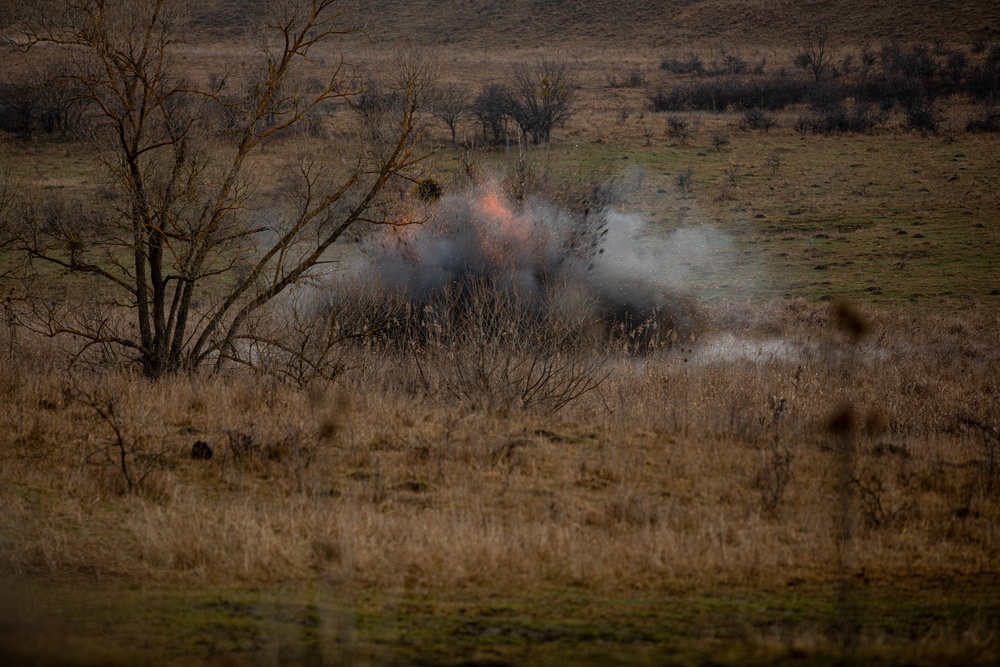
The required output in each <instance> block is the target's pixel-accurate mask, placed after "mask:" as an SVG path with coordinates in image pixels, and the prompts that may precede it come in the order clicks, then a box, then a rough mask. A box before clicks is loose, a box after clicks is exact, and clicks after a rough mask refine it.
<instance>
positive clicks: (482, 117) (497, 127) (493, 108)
mask: <svg viewBox="0 0 1000 667" xmlns="http://www.w3.org/2000/svg"><path fill="white" fill-rule="evenodd" d="M472 115H473V116H475V117H476V119H477V120H478V121H479V123H480V124H481V125H482V126H483V141H485V142H486V143H488V144H494V145H496V144H502V143H504V142H505V141H507V120H508V118H510V91H509V90H507V87H506V86H504V85H503V84H500V83H491V84H487V85H486V86H485V87H484V88H483V89H482V91H480V93H479V95H477V96H476V99H475V101H473V103H472Z"/></svg>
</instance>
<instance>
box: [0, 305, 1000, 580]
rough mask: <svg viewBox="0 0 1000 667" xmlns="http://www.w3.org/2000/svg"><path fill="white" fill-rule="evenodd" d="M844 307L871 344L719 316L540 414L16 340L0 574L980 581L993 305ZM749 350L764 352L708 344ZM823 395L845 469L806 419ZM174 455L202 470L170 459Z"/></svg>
mask: <svg viewBox="0 0 1000 667" xmlns="http://www.w3.org/2000/svg"><path fill="white" fill-rule="evenodd" d="M865 316H866V317H869V318H870V319H871V322H872V327H873V331H872V333H871V334H870V335H869V336H868V337H867V338H866V339H865V341H864V342H861V343H858V344H850V343H848V342H846V338H844V337H843V336H842V334H840V333H838V332H837V331H836V330H835V328H834V326H833V323H832V321H831V320H830V314H829V312H828V311H827V309H826V308H825V307H814V306H808V305H806V304H805V303H798V302H792V303H790V304H778V303H776V304H772V305H771V306H770V307H768V308H767V309H766V311H765V312H763V313H748V312H738V311H736V310H735V309H733V310H731V311H729V312H724V313H720V314H719V316H718V318H717V319H719V320H721V321H727V320H728V321H729V322H736V321H746V320H750V323H749V324H744V325H743V326H741V327H740V328H739V329H736V333H735V334H730V337H727V338H725V339H723V338H718V337H715V335H711V334H710V335H709V336H708V338H707V339H706V347H704V348H698V347H695V348H694V349H692V350H690V351H681V352H677V353H670V354H664V355H662V356H660V355H654V356H651V357H648V358H617V359H610V360H609V362H608V363H609V364H612V367H613V370H612V372H611V375H610V377H609V378H608V379H607V380H606V381H605V382H604V383H603V384H602V385H601V386H600V388H599V389H598V390H596V391H594V392H591V393H589V394H586V395H585V396H583V397H582V398H580V399H579V400H577V401H576V402H574V403H572V404H571V405H570V406H568V407H567V408H566V409H564V410H563V411H562V412H560V413H558V414H557V415H555V416H546V415H544V414H539V413H534V412H532V411H528V410H522V409H517V408H515V407H509V406H508V407H505V408H503V409H500V410H499V411H497V410H482V409H477V408H476V407H475V406H474V405H472V404H468V403H465V402H462V401H455V400H453V399H451V398H449V397H448V396H447V395H444V394H441V395H421V394H420V393H419V392H417V393H414V392H413V391H412V387H413V386H415V385H417V384H418V381H417V380H416V378H414V377H412V374H413V373H414V372H415V369H414V368H413V366H412V363H410V362H408V361H407V359H405V358H403V357H398V358H387V357H382V358H379V359H371V360H370V361H371V363H370V364H366V365H365V367H366V370H365V371H363V372H361V373H357V374H354V375H351V374H348V375H345V376H344V377H343V379H342V380H340V381H338V382H336V383H335V384H334V385H331V386H313V387H312V388H310V389H309V390H307V391H302V390H294V389H291V388H289V387H286V386H284V385H280V384H277V383H274V382H271V381H268V380H267V379H266V378H261V377H253V376H247V375H240V374H236V375H232V376H229V377H191V378H176V379H172V380H164V381H159V382H149V381H146V380H142V379H138V378H134V377H130V376H127V375H114V374H112V375H103V376H100V377H87V376H79V375H78V376H75V377H70V376H68V375H66V374H65V373H64V372H62V371H60V370H59V369H58V367H52V366H49V367H46V366H44V365H43V364H42V362H40V361H39V362H33V361H31V360H30V358H26V356H25V355H26V353H30V352H31V349H32V345H31V344H28V343H26V342H21V343H19V344H18V346H17V347H15V348H14V350H15V351H14V357H13V359H12V363H10V364H9V365H7V367H6V369H5V371H4V374H3V377H2V378H0V380H2V389H3V391H2V401H3V405H2V410H0V414H2V419H3V425H2V428H0V434H2V435H0V437H2V439H0V461H2V462H3V467H2V472H0V474H2V477H3V479H2V484H0V489H2V490H0V501H2V502H3V505H4V507H5V508H6V511H5V512H4V514H3V517H2V519H0V521H2V525H0V535H2V536H3V537H2V541H0V562H2V564H3V568H4V569H5V570H7V571H8V572H11V573H16V574H18V575H22V576H25V575H28V576H32V577H35V576H46V577H53V576H54V577H62V576H66V575H84V576H88V577H90V576H97V577H101V578H107V577H110V578H112V579H121V580H123V581H134V580H140V579H141V580H144V581H160V582H212V583H233V582H241V581H243V582H278V581H295V580H309V579H312V578H315V577H319V578H321V579H323V580H329V581H334V582H343V583H350V584H353V585H357V586H360V587H361V588H363V589H366V588H373V589H407V590H409V589H417V590H440V591H444V590H455V589H464V588H466V587H474V588H487V589H491V590H514V589H521V588H533V587H549V586H556V587H563V586H583V587H585V588H587V589H590V590H613V589H617V588H621V587H626V588H634V589H654V590H658V589H662V588H664V587H687V586H712V585H718V584H724V583H731V584H737V583H738V584H748V585H754V586H757V585H764V586H772V585H780V584H783V583H786V582H788V581H795V580H807V581H815V582H823V581H830V580H833V579H835V578H836V577H838V576H840V575H841V574H842V573H841V571H840V565H839V563H840V562H841V560H840V559H841V558H843V557H846V559H847V561H846V562H847V567H848V568H849V569H850V570H851V571H863V572H865V573H866V576H868V577H872V578H875V579H877V580H881V579H892V578H898V577H904V578H905V577H912V576H953V575H957V574H963V575H965V574H972V573H975V572H979V571H981V570H982V569H983V568H984V567H985V568H989V567H990V565H989V564H990V563H994V562H995V559H996V557H997V550H998V546H1000V542H998V535H997V532H996V528H995V526H996V525H1000V524H998V520H1000V511H998V510H1000V504H998V498H1000V479H998V478H997V469H996V459H995V457H996V456H997V451H996V450H997V447H998V444H1000V443H998V442H997V441H996V436H995V432H994V431H991V430H990V429H995V428H996V427H997V421H996V420H997V418H998V417H997V415H998V414H1000V413H998V410H1000V392H998V387H997V385H996V379H995V376H994V374H993V373H991V372H990V371H989V369H990V368H991V367H994V364H995V363H996V361H997V360H996V349H997V340H996V332H997V331H998V328H997V320H996V315H995V314H994V313H992V312H988V311H985V310H979V309H971V310H968V311H965V312H962V313H960V314H959V315H945V316H933V315H923V316H920V317H913V316H910V315H908V314H906V313H902V312H894V311H871V312H866V313H865ZM727 329H728V330H729V331H733V328H732V327H727ZM764 340H766V341H769V342H770V344H774V345H778V344H779V343H780V345H782V346H785V347H784V348H783V351H781V354H779V355H778V356H776V357H774V358H766V357H760V358H754V355H753V354H750V355H749V356H748V355H747V354H745V353H744V354H742V355H741V356H740V358H727V357H726V356H725V354H726V352H725V349H729V350H730V352H731V351H732V350H733V349H734V346H736V345H737V344H738V343H741V342H742V343H745V344H754V341H757V342H759V341H764ZM720 341H721V342H720ZM724 345H728V346H729V347H728V348H725V347H724ZM22 346H23V347H22ZM713 346H715V347H714V348H713ZM711 349H715V350H716V351H715V352H714V353H711V352H708V351H706V350H711ZM712 355H714V356H712ZM781 355H787V356H781ZM46 356H47V355H46ZM107 397H113V399H114V401H115V406H116V412H115V414H116V419H117V420H118V424H119V426H120V427H121V431H122V432H123V434H124V440H125V442H126V448H127V452H126V454H127V463H128V465H129V466H130V467H131V469H132V470H133V471H135V472H143V473H146V476H145V478H144V479H143V480H142V482H141V483H139V484H137V485H136V486H135V488H133V489H132V491H131V492H128V491H127V485H126V484H125V483H124V476H123V474H122V471H121V466H120V457H119V454H120V451H119V448H118V444H117V441H116V439H115V438H114V436H113V433H112V431H111V429H110V428H109V422H108V421H107V420H103V419H101V418H99V417H98V415H97V413H96V410H95V409H94V405H95V404H99V403H100V401H101V400H103V399H104V398H107ZM781 399H784V408H783V410H781V411H780V414H778V411H777V407H778V405H779V403H780V402H781ZM845 404H846V405H850V406H851V410H852V413H853V415H854V419H853V425H850V426H849V428H850V429H851V431H850V434H849V437H850V438H851V439H852V442H853V443H854V447H855V450H856V452H857V458H856V461H854V462H853V464H852V468H851V479H848V480H844V479H842V478H841V477H840V476H839V475H838V474H837V466H836V465H835V463H836V461H837V458H836V457H837V448H838V447H839V444H838V442H839V441H838V439H837V437H836V436H834V435H830V434H829V433H828V430H827V429H828V426H827V424H828V423H829V421H830V419H831V416H832V415H833V414H834V412H835V411H836V409H837V408H838V406H840V405H845ZM196 440H205V441H207V442H209V443H210V444H211V445H212V447H213V448H214V454H215V455H214V457H213V458H212V460H210V461H197V460H192V459H191V458H190V450H191V446H192V444H193V443H194V442H195V441H196ZM782 452H788V454H789V456H790V465H789V466H788V472H787V476H788V479H787V480H786V482H787V486H783V488H782V489H780V490H779V491H777V495H778V498H777V500H774V495H775V493H776V490H775V488H774V485H775V484H777V483H778V481H777V480H776V478H775V473H774V471H775V463H774V461H775V456H776V455H780V454H781V453H782ZM991 456H992V457H994V458H993V459H991V458H990V457H991ZM779 458H780V456H779ZM990 461H993V462H992V463H990ZM991 466H992V467H991ZM845 482H846V483H847V484H848V486H849V487H850V488H849V492H850V494H851V498H852V501H851V507H852V510H851V511H852V516H851V517H850V520H851V522H852V524H853V525H856V527H857V529H856V533H855V536H856V539H855V541H854V542H853V543H852V544H851V545H850V547H849V553H847V554H846V556H845V555H844V554H842V553H841V552H840V550H839V549H838V542H837V531H838V528H837V527H838V525H839V522H840V520H841V519H840V518H839V513H840V512H841V509H840V508H841V504H840V503H841V489H842V488H843V485H844V484H845Z"/></svg>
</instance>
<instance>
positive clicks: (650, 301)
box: [364, 185, 719, 347]
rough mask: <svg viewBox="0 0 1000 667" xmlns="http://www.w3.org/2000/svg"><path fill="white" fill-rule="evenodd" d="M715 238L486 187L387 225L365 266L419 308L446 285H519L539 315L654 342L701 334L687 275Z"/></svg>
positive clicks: (514, 288)
mask: <svg viewBox="0 0 1000 667" xmlns="http://www.w3.org/2000/svg"><path fill="white" fill-rule="evenodd" d="M718 243H719V240H718V238H713V235H712V234H710V233H708V234H706V233H705V232H704V231H700V232H699V231H692V230H681V231H680V232H677V233H675V234H674V235H672V236H671V237H668V238H665V239H664V238H662V237H660V238H658V239H657V238H655V237H653V236H652V235H651V234H649V233H648V232H647V229H646V224H645V222H644V221H643V220H641V219H640V218H638V217H637V216H632V215H623V214H620V213H615V212H611V211H606V212H600V213H596V214H589V215H584V216H574V215H571V214H569V213H567V212H566V211H564V210H562V209H560V208H559V207H558V206H556V205H555V204H553V203H551V202H547V201H544V200H542V199H538V198H528V199H526V200H525V201H523V202H520V203H517V204H515V203H513V202H510V201H507V200H506V199H505V198H504V197H503V196H502V195H501V194H500V189H499V188H498V187H496V186H493V185H482V186H480V187H478V188H475V189H472V190H471V191H469V192H467V193H464V194H461V195H455V196H449V197H446V198H444V199H442V200H441V201H440V202H439V204H438V205H437V207H436V210H435V211H434V213H433V214H432V216H431V217H430V219H429V220H427V221H426V222H425V223H424V224H422V225H413V226H408V227H398V228H390V229H389V230H387V231H386V232H385V233H384V234H380V235H378V236H376V237H375V238H374V239H371V240H369V242H368V243H367V245H366V247H365V248H364V250H365V254H366V255H367V257H368V258H369V260H370V269H369V270H371V271H374V272H375V273H376V275H377V276H378V277H379V278H380V279H381V280H382V281H383V282H384V283H385V284H387V285H389V286H393V287H395V288H398V289H400V290H402V291H403V292H404V293H405V295H406V297H407V298H408V299H409V300H410V301H411V302H412V303H413V304H414V305H416V306H417V308H416V309H415V310H416V311H417V312H419V311H420V310H422V309H423V308H424V306H425V305H426V304H428V303H432V302H433V301H434V300H435V299H437V298H438V297H439V296H440V295H441V294H442V293H444V292H445V291H446V290H455V289H459V290H462V289H465V288H467V287H468V286H470V285H473V284H477V285H478V284H487V285H489V286H490V288H491V289H495V290H498V291H511V292H516V293H517V294H518V295H519V296H520V297H521V298H523V299H525V300H527V301H528V302H529V303H531V304H533V305H534V307H536V308H537V309H538V310H539V315H540V316H541V317H542V318H545V317H550V316H551V317H555V316H565V315H566V314H567V311H573V312H572V315H573V316H574V318H575V319H577V320H579V321H581V322H586V323H589V324H591V325H593V326H594V327H596V328H600V329H602V330H603V331H605V332H607V333H612V332H618V333H620V334H623V335H625V336H626V337H630V338H631V339H632V340H633V341H634V342H635V343H636V344H637V345H636V346H637V347H650V346H654V345H655V346H661V345H669V344H671V343H673V342H674V341H676V340H684V339H686V338H689V337H691V336H692V335H694V334H695V332H696V330H697V327H698V314H697V308H696V305H695V301H694V298H693V296H692V295H691V293H690V290H689V289H688V288H687V283H688V281H689V280H690V279H691V276H692V272H693V271H696V270H697V269H698V267H699V265H700V264H702V263H704V258H705V257H706V255H707V249H708V248H710V247H711V246H713V245H718Z"/></svg>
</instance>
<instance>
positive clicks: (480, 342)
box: [413, 281, 609, 412]
mask: <svg viewBox="0 0 1000 667" xmlns="http://www.w3.org/2000/svg"><path fill="white" fill-rule="evenodd" d="M526 298H527V297H525V295H522V294H520V293H519V292H517V291H516V290H510V289H508V290H503V291H498V290H497V289H496V288H495V287H494V286H492V285H489V284H488V283H485V282H482V281H479V282H476V283H474V284H472V285H469V286H467V289H452V290H449V291H448V292H446V293H445V295H444V299H443V301H441V302H439V303H438V304H436V305H435V306H432V307H431V308H433V310H434V312H435V313H436V314H437V315H435V316H434V317H432V318H430V319H425V320H424V327H425V328H426V330H427V331H426V336H427V343H425V344H423V345H420V346H419V347H416V346H415V347H413V354H414V362H415V363H416V364H417V366H418V368H419V372H420V374H421V376H422V377H423V378H424V381H425V386H426V387H427V388H428V389H430V390H437V391H441V392H443V393H444V394H445V395H447V396H450V397H452V398H454V399H457V400H459V401H462V402H467V403H471V404H472V405H475V406H479V407H482V408H486V409H492V410H496V409H501V410H504V409H511V408H521V409H527V410H539V411H542V412H555V411H558V410H560V409H561V408H563V407H565V406H566V405H568V404H570V403H571V402H573V401H575V400H576V399H578V398H580V397H581V396H583V395H584V394H586V393H588V392H590V391H592V390H594V389H596V388H597V387H598V386H600V384H601V383H602V382H603V381H604V380H605V379H606V378H607V376H608V372H609V371H607V370H606V369H605V364H606V361H607V357H606V356H605V355H602V354H595V353H594V352H593V350H592V348H589V346H586V341H587V338H586V337H587V336H588V332H587V331H586V329H581V328H580V327H579V326H577V325H576V324H575V323H572V322H559V321H558V320H550V321H547V322H545V323H542V322H540V321H539V320H538V317H539V311H538V310H537V308H535V307H533V306H532V305H531V304H530V302H529V301H527V300H526ZM449 314H455V315H449ZM581 346H583V347H581Z"/></svg>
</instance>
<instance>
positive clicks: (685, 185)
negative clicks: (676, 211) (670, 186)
mask: <svg viewBox="0 0 1000 667" xmlns="http://www.w3.org/2000/svg"><path fill="white" fill-rule="evenodd" d="M674 182H675V183H676V184H677V187H678V188H680V190H681V192H683V193H684V194H689V193H690V192H691V189H692V188H693V187H694V167H688V168H686V169H684V170H683V171H681V172H680V173H678V174H677V176H675V177H674Z"/></svg>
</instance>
